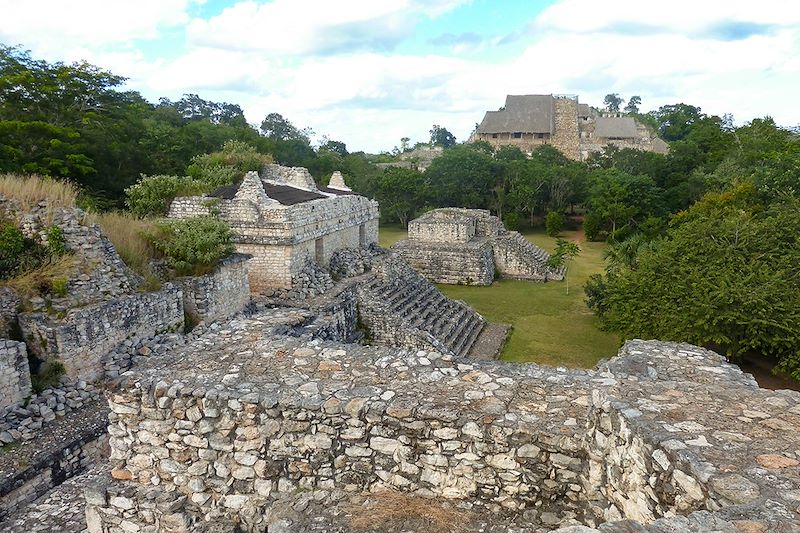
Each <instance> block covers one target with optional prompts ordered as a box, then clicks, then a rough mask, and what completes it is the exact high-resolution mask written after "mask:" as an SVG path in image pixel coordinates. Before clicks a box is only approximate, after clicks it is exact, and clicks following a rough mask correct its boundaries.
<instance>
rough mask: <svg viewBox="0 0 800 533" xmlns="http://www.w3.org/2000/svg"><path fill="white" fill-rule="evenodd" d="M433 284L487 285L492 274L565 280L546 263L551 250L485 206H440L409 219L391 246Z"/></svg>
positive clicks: (556, 270) (508, 276)
mask: <svg viewBox="0 0 800 533" xmlns="http://www.w3.org/2000/svg"><path fill="white" fill-rule="evenodd" d="M392 250H394V251H395V252H397V253H398V254H400V255H401V256H402V257H403V258H404V259H405V260H406V261H408V263H409V264H410V265H411V266H412V267H413V268H414V269H415V270H416V271H417V272H419V273H420V274H421V275H423V276H424V277H425V278H427V279H429V280H430V281H432V282H434V283H448V284H452V285H491V284H492V281H494V277H495V273H496V274H497V275H500V276H502V277H504V278H512V279H524V280H530V281H549V280H562V279H564V269H563V267H562V268H551V267H548V266H547V261H548V260H549V259H550V254H548V253H547V252H545V251H544V250H542V249H541V248H539V247H538V246H536V245H534V244H533V243H531V242H529V241H528V240H527V239H525V238H524V237H523V236H522V235H520V234H519V233H518V232H516V231H507V230H506V229H505V228H504V227H503V224H502V222H501V221H500V219H499V218H497V217H495V216H492V215H491V214H490V213H489V211H486V210H483V209H461V208H450V207H448V208H443V209H434V210H433V211H429V212H428V213H426V214H424V215H423V216H421V217H419V218H417V219H415V220H412V221H411V222H409V224H408V239H405V240H401V241H399V242H397V243H395V244H394V245H393V246H392Z"/></svg>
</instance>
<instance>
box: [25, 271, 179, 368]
mask: <svg viewBox="0 0 800 533" xmlns="http://www.w3.org/2000/svg"><path fill="white" fill-rule="evenodd" d="M19 322H20V328H21V329H22V333H23V335H24V336H25V342H26V344H27V347H28V350H29V352H31V353H33V354H34V355H35V356H36V357H38V358H39V359H41V360H53V361H60V362H61V363H62V364H63V365H64V367H65V369H66V374H67V376H69V377H70V378H73V379H84V380H87V381H92V380H95V379H98V378H100V377H101V376H102V375H103V372H104V365H103V357H104V356H105V355H106V354H108V353H109V352H111V351H112V350H113V349H114V348H115V347H116V346H117V345H119V344H120V343H121V342H123V341H125V340H126V339H133V338H139V337H148V336H149V337H152V336H154V335H155V334H157V333H161V332H164V331H170V330H175V329H178V328H182V327H183V300H182V294H181V290H180V289H179V288H178V287H177V286H176V285H172V284H165V285H164V287H163V288H162V289H161V290H160V291H158V292H153V293H142V294H133V295H130V296H123V297H120V298H117V299H114V300H109V301H107V302H104V303H101V304H97V305H93V306H88V307H83V308H77V309H72V310H70V311H69V312H68V313H67V314H66V316H65V317H64V318H56V317H53V316H50V315H46V314H43V313H22V314H20V316H19Z"/></svg>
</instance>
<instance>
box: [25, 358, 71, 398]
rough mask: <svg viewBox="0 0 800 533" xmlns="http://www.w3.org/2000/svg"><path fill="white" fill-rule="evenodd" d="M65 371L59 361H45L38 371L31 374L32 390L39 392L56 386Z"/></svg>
mask: <svg viewBox="0 0 800 533" xmlns="http://www.w3.org/2000/svg"><path fill="white" fill-rule="evenodd" d="M65 372H66V369H65V368H64V365H63V364H62V363H61V362H60V361H46V362H45V363H43V364H42V366H40V367H39V371H38V372H36V373H34V374H31V388H32V389H33V392H35V393H36V394H40V393H41V392H42V391H44V390H45V389H49V388H51V387H56V386H58V384H59V382H60V381H61V376H63V375H64V373H65Z"/></svg>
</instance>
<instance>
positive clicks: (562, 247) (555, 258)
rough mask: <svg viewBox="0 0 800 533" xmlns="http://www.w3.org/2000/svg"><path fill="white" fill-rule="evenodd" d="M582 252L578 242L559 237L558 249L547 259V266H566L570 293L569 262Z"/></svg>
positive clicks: (566, 282)
mask: <svg viewBox="0 0 800 533" xmlns="http://www.w3.org/2000/svg"><path fill="white" fill-rule="evenodd" d="M580 252H581V248H580V246H578V244H577V243H575V242H572V241H568V240H566V239H558V240H557V241H556V249H555V251H554V252H553V254H552V255H551V256H550V259H548V260H547V266H549V267H551V268H559V267H562V266H563V267H564V283H565V284H566V287H567V294H569V278H568V277H567V271H568V270H569V263H570V262H571V261H572V260H573V259H574V258H576V257H577V256H578V254H579V253H580Z"/></svg>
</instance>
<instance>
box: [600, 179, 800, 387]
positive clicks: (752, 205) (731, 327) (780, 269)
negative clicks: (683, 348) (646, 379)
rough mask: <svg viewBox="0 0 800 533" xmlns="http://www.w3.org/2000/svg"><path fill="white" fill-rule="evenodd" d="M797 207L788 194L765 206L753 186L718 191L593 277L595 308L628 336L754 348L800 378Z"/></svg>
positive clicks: (799, 202)
mask: <svg viewBox="0 0 800 533" xmlns="http://www.w3.org/2000/svg"><path fill="white" fill-rule="evenodd" d="M798 213H800V199H798V198H796V197H793V196H788V195H787V196H784V197H782V198H781V199H780V200H777V201H774V202H773V203H771V204H770V205H769V206H767V207H766V208H764V207H763V206H761V205H759V202H758V194H757V191H756V190H755V188H754V187H752V186H751V185H743V186H739V187H737V188H735V189H733V190H730V191H727V192H724V193H710V194H708V195H706V196H705V197H703V199H702V200H701V201H699V202H698V203H697V204H695V205H694V206H693V207H691V208H690V209H689V210H687V211H686V212H685V213H683V214H682V215H680V216H678V217H676V219H675V220H673V222H672V225H671V227H670V229H669V230H668V231H667V234H666V236H665V237H664V238H660V239H657V240H655V241H652V242H651V243H650V244H649V245H648V246H646V247H645V248H644V249H642V250H638V251H636V252H635V260H634V261H628V264H627V265H625V264H624V263H623V262H621V263H620V264H619V265H618V266H617V269H616V271H609V272H608V273H607V274H606V275H605V276H603V277H602V279H600V280H594V282H593V284H592V286H591V287H590V289H591V295H590V298H591V301H592V302H593V309H594V310H595V312H597V313H598V315H599V316H600V318H601V322H602V324H603V326H604V327H605V328H606V329H609V330H612V331H617V332H619V333H620V334H621V335H623V336H624V337H626V338H658V339H663V340H674V341H681V342H691V343H694V344H699V345H713V346H717V347H720V348H721V349H722V350H724V351H725V352H726V353H727V354H728V355H729V356H730V357H738V356H741V355H742V354H744V353H745V352H748V351H754V352H756V353H758V354H763V355H765V356H772V357H775V358H777V359H778V360H779V362H780V367H781V369H783V370H785V371H787V372H789V373H791V375H793V377H794V378H795V379H800V290H798V287H800V216H798ZM587 296H589V294H588V291H587Z"/></svg>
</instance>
